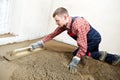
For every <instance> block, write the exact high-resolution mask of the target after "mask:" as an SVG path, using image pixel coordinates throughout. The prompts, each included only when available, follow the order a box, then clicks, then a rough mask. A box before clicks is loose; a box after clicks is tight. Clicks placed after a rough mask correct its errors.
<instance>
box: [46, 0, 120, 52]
mask: <svg viewBox="0 0 120 80" xmlns="http://www.w3.org/2000/svg"><path fill="white" fill-rule="evenodd" d="M119 3H120V1H119V0H92V1H91V0H74V1H73V0H54V4H53V9H52V12H53V11H54V10H55V9H56V8H57V7H60V6H63V7H65V8H67V9H68V11H69V13H70V15H71V16H76V15H77V16H83V17H85V18H86V19H87V20H88V21H89V22H90V24H91V25H92V26H93V27H94V28H95V29H97V30H98V31H99V32H100V33H101V35H102V42H101V44H100V50H107V51H108V52H113V53H119V54H120V47H119V45H120V42H119V41H120V37H119V35H120V31H119V30H120V27H119V26H120V15H119V14H120V6H119ZM52 12H51V15H52ZM55 26H56V25H55V24H54V21H53V19H52V17H51V24H50V26H49V28H48V32H51V31H53V30H54V28H55ZM66 36H67V35H64V34H62V35H60V36H58V37H56V39H58V40H61V41H64V42H69V41H70V40H71V39H67V37H68V36H67V37H66ZM71 43H72V44H75V42H74V41H72V42H71Z"/></svg>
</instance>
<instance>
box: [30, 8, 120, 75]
mask: <svg viewBox="0 0 120 80" xmlns="http://www.w3.org/2000/svg"><path fill="white" fill-rule="evenodd" d="M53 18H54V19H55V21H56V24H57V25H58V27H57V28H56V29H55V31H54V32H52V33H50V34H48V35H47V36H45V37H44V38H43V39H42V40H40V41H38V42H36V43H33V44H32V45H30V46H31V48H32V49H35V48H37V47H42V46H43V45H44V43H45V42H47V41H49V40H51V39H53V38H54V37H55V36H57V35H58V34H60V33H62V32H63V31H65V30H67V32H68V35H69V36H71V37H72V38H73V39H75V40H76V41H77V44H78V49H76V50H75V51H74V52H73V55H74V57H73V59H72V60H71V62H70V64H69V70H70V72H72V73H75V72H76V67H77V64H78V63H79V61H80V60H81V58H82V57H84V56H85V55H87V56H91V57H92V58H94V59H97V60H101V61H105V62H108V63H110V64H113V63H114V64H117V63H118V62H119V61H120V57H119V56H116V55H112V54H108V53H106V52H103V51H102V52H99V43H100V42H101V36H100V34H99V32H97V31H96V30H95V29H94V28H93V27H92V26H91V25H90V24H89V23H88V21H86V20H85V19H84V18H83V17H70V16H69V14H68V11H67V10H66V9H65V8H63V7H59V8H57V9H56V10H55V12H54V13H53Z"/></svg>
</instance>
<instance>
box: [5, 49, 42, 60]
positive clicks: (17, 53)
mask: <svg viewBox="0 0 120 80" xmlns="http://www.w3.org/2000/svg"><path fill="white" fill-rule="evenodd" d="M39 50H43V48H40V47H39V48H36V49H34V50H31V47H24V48H18V49H15V50H13V51H10V52H8V53H7V54H6V55H5V56H3V57H4V58H5V59H6V60H8V61H11V60H14V59H17V58H21V57H24V56H26V55H30V54H32V53H33V52H36V51H39Z"/></svg>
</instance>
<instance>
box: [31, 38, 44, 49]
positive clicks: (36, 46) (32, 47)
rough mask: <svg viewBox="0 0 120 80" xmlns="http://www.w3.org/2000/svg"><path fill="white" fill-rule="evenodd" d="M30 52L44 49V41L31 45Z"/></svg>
mask: <svg viewBox="0 0 120 80" xmlns="http://www.w3.org/2000/svg"><path fill="white" fill-rule="evenodd" d="M30 47H31V48H30V50H31V51H32V50H33V49H36V48H38V47H43V41H42V40H41V41H38V42H35V43H33V44H31V45H30Z"/></svg>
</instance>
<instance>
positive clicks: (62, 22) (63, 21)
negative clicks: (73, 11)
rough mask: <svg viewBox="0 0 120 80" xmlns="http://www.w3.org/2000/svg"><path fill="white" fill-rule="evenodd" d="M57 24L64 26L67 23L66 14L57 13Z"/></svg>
mask: <svg viewBox="0 0 120 80" xmlns="http://www.w3.org/2000/svg"><path fill="white" fill-rule="evenodd" d="M54 19H55V21H56V24H57V25H58V26H59V27H63V26H64V25H66V16H65V15H56V16H55V17H54Z"/></svg>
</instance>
